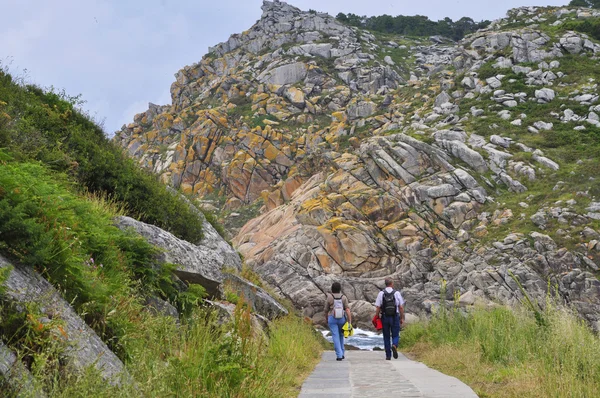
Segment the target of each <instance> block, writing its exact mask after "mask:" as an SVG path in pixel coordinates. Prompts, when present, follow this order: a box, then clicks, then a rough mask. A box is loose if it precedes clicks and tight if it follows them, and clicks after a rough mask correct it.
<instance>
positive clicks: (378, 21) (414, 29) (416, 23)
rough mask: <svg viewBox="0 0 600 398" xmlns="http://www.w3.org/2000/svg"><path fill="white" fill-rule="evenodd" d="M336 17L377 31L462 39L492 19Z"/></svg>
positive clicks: (421, 16) (349, 15)
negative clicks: (479, 20) (433, 19)
mask: <svg viewBox="0 0 600 398" xmlns="http://www.w3.org/2000/svg"><path fill="white" fill-rule="evenodd" d="M336 19H337V20H338V21H340V22H343V23H345V24H347V25H350V26H356V27H359V28H365V29H369V30H373V31H376V32H385V33H394V34H397V35H404V36H434V35H440V36H445V37H448V38H451V39H453V40H460V39H462V38H463V37H465V36H466V35H467V34H469V33H473V32H475V31H477V30H478V29H482V28H485V27H486V26H488V25H489V24H490V21H481V22H475V21H473V19H471V18H468V17H463V18H461V19H459V20H457V21H453V20H452V19H450V18H444V19H443V20H440V21H437V22H435V21H431V20H430V19H429V18H428V17H426V16H423V15H415V16H405V15H397V16H395V17H393V16H391V15H379V16H373V17H367V16H358V15H356V14H352V13H350V14H344V13H342V12H340V13H339V14H337V16H336Z"/></svg>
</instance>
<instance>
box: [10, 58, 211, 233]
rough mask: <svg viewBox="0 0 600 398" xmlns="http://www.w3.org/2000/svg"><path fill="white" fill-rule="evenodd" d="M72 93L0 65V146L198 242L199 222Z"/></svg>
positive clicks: (24, 159) (132, 212)
mask: <svg viewBox="0 0 600 398" xmlns="http://www.w3.org/2000/svg"><path fill="white" fill-rule="evenodd" d="M80 103H81V102H80V100H79V98H77V97H75V98H74V97H69V96H68V95H66V94H64V93H60V92H56V91H54V90H43V89H41V88H39V87H36V86H33V85H23V84H19V83H17V82H16V81H15V80H14V79H13V77H12V76H11V75H10V74H8V73H7V72H6V71H5V70H2V68H1V67H0V148H6V149H7V150H8V151H10V152H11V153H12V156H13V157H15V158H16V159H18V160H22V161H28V160H31V161H40V162H42V163H44V164H45V165H47V166H48V167H49V168H51V169H52V170H53V171H57V172H61V173H65V174H68V175H69V177H71V178H72V179H73V180H75V181H77V182H78V183H79V185H80V186H81V187H82V189H83V191H87V192H91V193H94V194H97V195H100V196H105V197H110V198H112V199H114V200H116V201H119V202H121V206H122V207H123V209H124V211H125V212H126V213H127V214H128V215H131V216H133V217H136V218H140V219H141V220H142V221H145V222H147V223H150V224H154V225H157V226H159V227H161V228H163V229H166V230H168V231H169V232H172V233H173V234H174V235H177V236H178V237H180V238H183V239H186V240H190V241H198V240H200V238H201V236H202V221H201V220H200V219H198V218H197V217H194V215H193V213H192V211H191V210H190V208H189V206H188V204H187V203H185V201H183V200H180V199H179V198H176V197H173V195H172V194H171V193H170V192H169V191H168V190H167V189H166V187H165V186H164V185H163V184H161V183H160V182H159V181H158V180H157V178H156V176H154V175H151V174H150V173H147V172H145V171H142V169H140V168H139V167H138V166H137V165H136V164H135V163H134V162H133V160H131V159H129V158H128V157H127V156H126V155H125V154H124V153H123V151H122V149H120V148H118V147H117V146H116V145H114V144H113V143H111V142H110V141H109V140H108V138H107V137H106V135H105V134H104V131H103V130H102V127H100V126H99V125H97V124H96V123H95V122H94V121H93V120H92V119H91V118H90V117H88V116H87V115H85V114H83V113H82V112H81V111H79V110H78V109H77V105H78V104H80Z"/></svg>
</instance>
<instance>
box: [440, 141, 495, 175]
mask: <svg viewBox="0 0 600 398" xmlns="http://www.w3.org/2000/svg"><path fill="white" fill-rule="evenodd" d="M437 143H438V144H439V145H440V146H441V147H442V148H444V149H445V150H446V151H447V152H448V153H450V154H451V155H452V156H456V157H457V158H459V159H461V160H462V161H463V162H465V163H466V164H468V165H469V167H472V168H473V170H475V171H477V172H480V173H483V172H485V171H487V169H488V168H487V164H486V162H485V160H484V159H483V156H481V154H479V152H476V151H474V150H472V149H471V148H469V147H468V146H467V145H465V144H464V143H462V142H460V141H447V140H440V141H437Z"/></svg>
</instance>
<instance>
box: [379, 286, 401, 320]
mask: <svg viewBox="0 0 600 398" xmlns="http://www.w3.org/2000/svg"><path fill="white" fill-rule="evenodd" d="M395 294H396V291H395V290H392V291H391V292H390V293H388V292H387V291H386V290H384V291H383V300H382V303H381V310H382V312H383V315H388V316H393V315H396V308H397V307H396V299H395V297H394V295H395Z"/></svg>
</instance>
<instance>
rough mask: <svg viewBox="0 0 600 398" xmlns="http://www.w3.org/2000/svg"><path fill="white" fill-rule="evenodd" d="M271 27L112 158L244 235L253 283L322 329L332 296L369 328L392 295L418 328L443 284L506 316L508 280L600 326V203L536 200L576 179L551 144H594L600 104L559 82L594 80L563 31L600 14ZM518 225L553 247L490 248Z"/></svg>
mask: <svg viewBox="0 0 600 398" xmlns="http://www.w3.org/2000/svg"><path fill="white" fill-rule="evenodd" d="M262 10H263V14H262V17H261V19H260V20H259V21H258V22H257V23H256V24H255V25H253V26H252V27H251V28H250V29H249V30H247V31H245V32H242V33H240V34H235V35H232V36H231V37H230V38H229V40H227V41H226V42H224V43H220V44H218V45H216V46H214V47H212V48H210V52H209V54H207V55H206V56H205V57H204V58H203V59H202V60H201V61H200V62H198V63H196V64H194V65H190V66H186V67H185V68H183V69H182V70H180V71H179V72H178V73H177V74H176V81H175V82H174V83H173V85H172V86H171V94H172V103H171V104H170V105H166V106H157V105H150V106H149V109H148V110H147V111H146V112H144V113H141V114H139V115H136V116H135V117H134V121H133V123H131V124H129V125H127V126H123V128H122V129H121V131H119V132H117V134H116V136H115V138H114V141H115V142H116V143H118V144H119V145H121V146H122V147H123V148H126V149H127V150H128V152H129V154H130V155H131V156H133V157H134V158H136V159H137V160H138V161H139V162H140V164H141V165H142V166H144V167H146V168H147V169H149V170H152V171H154V172H155V173H157V174H158V175H159V176H160V178H161V179H162V181H163V182H165V183H166V184H169V185H171V186H173V187H174V188H178V189H179V190H181V191H183V192H185V193H187V194H190V195H191V196H192V197H195V198H199V199H202V200H203V201H211V205H214V208H216V209H217V210H223V211H224V212H225V214H226V218H225V221H226V223H227V224H228V225H229V224H232V225H233V224H235V222H232V221H231V220H234V219H235V218H236V217H237V219H239V220H244V222H245V225H243V224H244V223H242V222H240V223H239V225H234V226H231V227H230V233H231V234H232V236H234V238H233V243H234V246H235V247H236V248H237V249H238V250H239V251H240V252H241V254H242V255H243V257H244V259H245V261H246V263H247V264H248V265H250V266H251V267H253V268H254V270H255V271H257V272H258V273H259V274H260V276H261V277H262V278H263V279H264V280H265V281H266V282H267V283H268V284H269V285H271V287H272V288H274V289H275V290H276V291H277V292H278V293H279V294H281V295H283V296H285V297H287V298H289V299H290V300H291V301H292V303H294V305H295V306H296V307H297V308H298V309H300V310H302V311H303V312H304V314H305V315H306V316H309V317H311V318H313V319H314V320H315V321H317V322H321V323H323V322H324V317H323V314H322V308H323V302H324V299H325V292H328V291H329V289H330V286H331V283H332V282H334V281H339V282H341V283H342V286H343V289H344V292H345V293H346V294H347V296H348V297H349V298H350V300H351V306H352V310H353V311H354V312H355V319H356V321H357V322H358V324H360V325H364V326H365V327H368V326H369V324H370V317H371V316H372V315H370V314H372V311H373V302H374V300H375V297H376V295H377V293H378V292H379V290H380V289H381V288H382V287H383V286H382V284H383V279H384V278H385V277H386V276H391V277H392V278H393V279H394V280H395V281H396V283H397V285H398V286H401V287H402V289H403V291H404V292H405V296H406V298H407V300H408V306H407V310H408V311H409V312H410V313H411V314H429V313H430V312H431V311H432V309H434V308H435V307H436V306H437V305H439V301H440V300H439V299H440V285H441V284H442V281H446V283H447V286H448V287H447V291H448V292H452V293H448V297H447V300H448V301H450V300H452V299H453V298H454V293H457V294H459V297H461V298H462V299H461V300H460V302H459V304H460V305H461V306H470V305H472V304H474V303H491V302H501V303H506V304H514V303H517V302H518V301H519V299H520V298H521V292H520V290H519V289H518V287H517V284H516V283H515V282H514V280H513V279H512V277H511V276H510V274H511V273H512V274H514V275H516V276H517V278H519V280H520V282H521V283H522V284H523V285H524V286H525V290H526V292H527V294H529V295H530V296H531V297H533V298H534V299H539V300H541V301H543V300H544V297H545V294H546V288H547V282H548V280H551V282H552V283H554V284H555V285H556V286H558V287H559V289H558V291H559V293H560V294H559V296H560V297H559V299H560V300H563V301H564V302H566V303H569V304H571V305H572V306H573V307H575V308H577V309H578V310H579V313H580V314H581V316H582V317H583V318H585V319H587V320H588V321H589V323H590V324H592V325H596V326H597V322H598V321H599V320H600V305H599V304H600V299H599V294H598V291H597V287H596V286H597V283H596V281H595V279H594V277H593V272H595V271H596V270H597V269H598V268H600V265H599V264H600V255H599V254H598V252H599V251H600V250H599V249H600V244H599V243H598V241H599V240H600V239H597V238H592V237H591V236H592V235H590V233H588V234H587V235H585V234H583V233H582V232H581V231H580V230H581V229H583V228H584V227H588V228H589V229H590V230H592V231H593V232H595V233H597V231H595V230H594V227H593V222H594V220H598V219H600V211H596V210H593V206H592V205H591V203H596V202H597V198H593V197H591V196H592V195H590V194H589V191H590V189H589V188H586V189H587V191H586V189H583V190H582V191H581V192H575V191H574V192H572V193H571V194H572V195H571V196H572V198H570V200H568V199H565V200H564V201H567V203H562V202H563V199H561V200H558V202H559V203H547V202H544V203H541V202H540V201H538V200H536V199H535V195H536V194H537V193H536V192H535V190H534V192H532V193H531V194H530V191H529V190H530V189H531V186H532V184H534V183H536V182H540V181H542V182H547V181H552V182H553V184H552V185H555V186H554V188H552V192H562V191H561V190H562V189H563V187H564V186H565V185H568V183H569V182H568V181H564V180H563V181H560V180H559V179H558V177H557V175H559V174H561V173H563V172H564V170H569V167H570V166H572V165H566V164H565V160H564V159H562V160H561V159H560V158H559V157H555V154H556V151H555V150H553V148H549V147H548V146H546V144H545V141H544V140H542V138H544V137H546V136H550V135H552V134H554V133H557V134H565V132H564V128H565V126H568V129H569V131H572V132H573V134H575V132H580V131H586V129H597V128H600V117H599V116H598V114H600V106H599V105H598V100H599V99H600V95H599V93H598V92H597V91H598V90H597V86H596V85H595V83H594V81H593V80H589V78H591V77H586V76H579V75H578V73H572V74H571V76H569V73H570V71H569V70H568V69H567V68H569V67H570V65H571V64H572V63H573V62H568V60H571V61H573V57H578V58H577V60H586V62H587V61H590V62H595V63H597V57H598V54H599V52H600V46H599V45H598V44H597V43H596V41H595V40H594V39H593V38H590V37H588V36H586V35H585V34H582V33H577V32H572V31H567V30H566V29H562V30H561V29H560V26H561V24H563V23H565V22H567V21H570V20H575V19H577V20H578V19H585V18H589V17H590V16H594V15H595V14H594V12H595V11H594V12H592V11H589V10H581V9H575V8H565V7H563V8H555V7H554V8H552V7H549V8H544V7H521V8H517V9H514V10H510V11H509V12H508V14H507V16H506V17H505V18H502V19H499V20H496V21H494V22H493V23H492V24H491V25H490V26H489V27H488V28H486V29H483V30H481V31H478V32H476V33H474V34H472V35H470V36H467V37H465V38H464V39H463V40H461V41H460V42H458V43H454V42H452V41H448V40H441V39H440V38H432V39H431V40H418V39H408V38H398V42H395V41H389V40H386V41H382V40H380V39H378V38H377V37H375V36H374V35H372V34H371V33H369V32H367V31H364V30H361V29H359V28H355V27H349V26H346V25H343V24H341V23H340V22H339V21H337V20H336V19H334V18H333V17H331V16H329V15H327V14H323V13H315V12H304V11H301V10H299V9H298V8H295V7H293V6H291V5H289V4H286V3H283V2H279V1H275V2H270V1H265V2H264V3H263V7H262ZM549 20H553V21H555V22H553V24H554V25H551V26H552V29H551V30H549V29H548V26H547V25H548V22H547V21H549ZM515 26H519V27H518V28H515ZM574 81H575V83H574ZM523 85H524V86H527V87H529V88H530V89H529V90H523V89H521V88H520V87H523ZM525 91H526V92H525ZM557 101H561V103H558V102H557ZM563 102H565V103H566V105H565V106H564V107H562V106H561V111H560V113H558V112H554V111H549V109H550V108H552V107H554V106H557V105H561V104H562V103H563ZM569 104H572V106H571V105H569ZM569 106H571V109H570V108H569ZM536 107H539V109H538V108H536ZM544 107H547V109H544ZM582 107H585V108H582ZM563 108H564V109H563ZM520 109H535V111H536V113H535V114H536V115H543V116H536V117H535V119H534V118H533V117H532V116H529V115H527V114H526V113H524V112H521V111H520ZM552 109H554V108H552ZM572 109H577V113H576V112H574V111H573V110H572ZM595 131H596V130H594V132H595ZM522 137H527V138H528V140H527V141H522V140H521V138H522ZM526 143H527V145H526ZM546 148H549V149H548V150H546ZM546 152H547V153H546ZM580 161H581V162H584V161H585V160H584V159H581V160H580ZM564 166H569V167H567V168H565V167H564ZM582 167H583V166H582ZM584 171H585V170H584ZM589 177H591V178H590V179H589V181H590V186H591V185H592V184H593V181H594V178H596V177H595V176H591V175H590V176H589ZM548 193H550V192H548ZM562 193H563V194H564V195H567V194H568V192H566V191H565V192H562ZM514 195H520V197H522V200H521V199H520V200H519V201H517V202H516V203H514V204H512V203H511V201H510V200H507V199H508V198H510V197H511V196H514ZM216 198H217V199H216ZM571 201H574V202H575V204H574V203H572V202H571ZM579 201H583V203H582V204H583V205H585V206H577V205H576V203H577V202H579ZM569 202H571V204H569ZM588 207H589V208H590V209H592V210H586V211H583V212H582V210H581V208H586V209H587V208H588ZM250 215H251V216H250ZM248 219H249V221H247V220H248ZM246 221H247V222H246ZM525 222H527V223H530V224H531V225H529V226H528V228H529V229H528V231H531V230H535V232H537V233H539V234H543V235H547V236H548V237H549V239H551V240H552V241H554V242H555V243H554V244H552V243H551V242H550V241H548V240H547V239H546V238H544V237H540V236H538V235H529V234H527V235H523V236H521V235H519V233H520V231H519V230H518V228H516V227H515V228H516V229H515V230H513V231H511V232H512V233H510V232H503V234H505V235H506V236H503V237H496V238H495V239H490V238H489V236H490V235H491V234H492V233H493V232H494V231H496V230H499V229H501V228H503V227H504V226H517V225H522V224H523V223H525ZM532 228H533V229H532ZM549 229H552V230H549ZM596 229H597V228H596ZM567 242H569V243H568V244H567ZM206 246H210V245H206ZM566 247H570V248H571V249H567V248H566ZM213 248H214V249H215V251H217V252H218V251H219V249H217V247H216V246H214V247H213ZM230 255H231V257H230V259H229V260H225V262H227V263H229V262H234V263H236V264H237V261H235V260H232V259H234V258H235V255H234V254H233V253H230ZM509 271H510V272H509ZM220 281H221V280H220V279H219V280H218V281H217V282H215V283H219V282H220Z"/></svg>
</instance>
